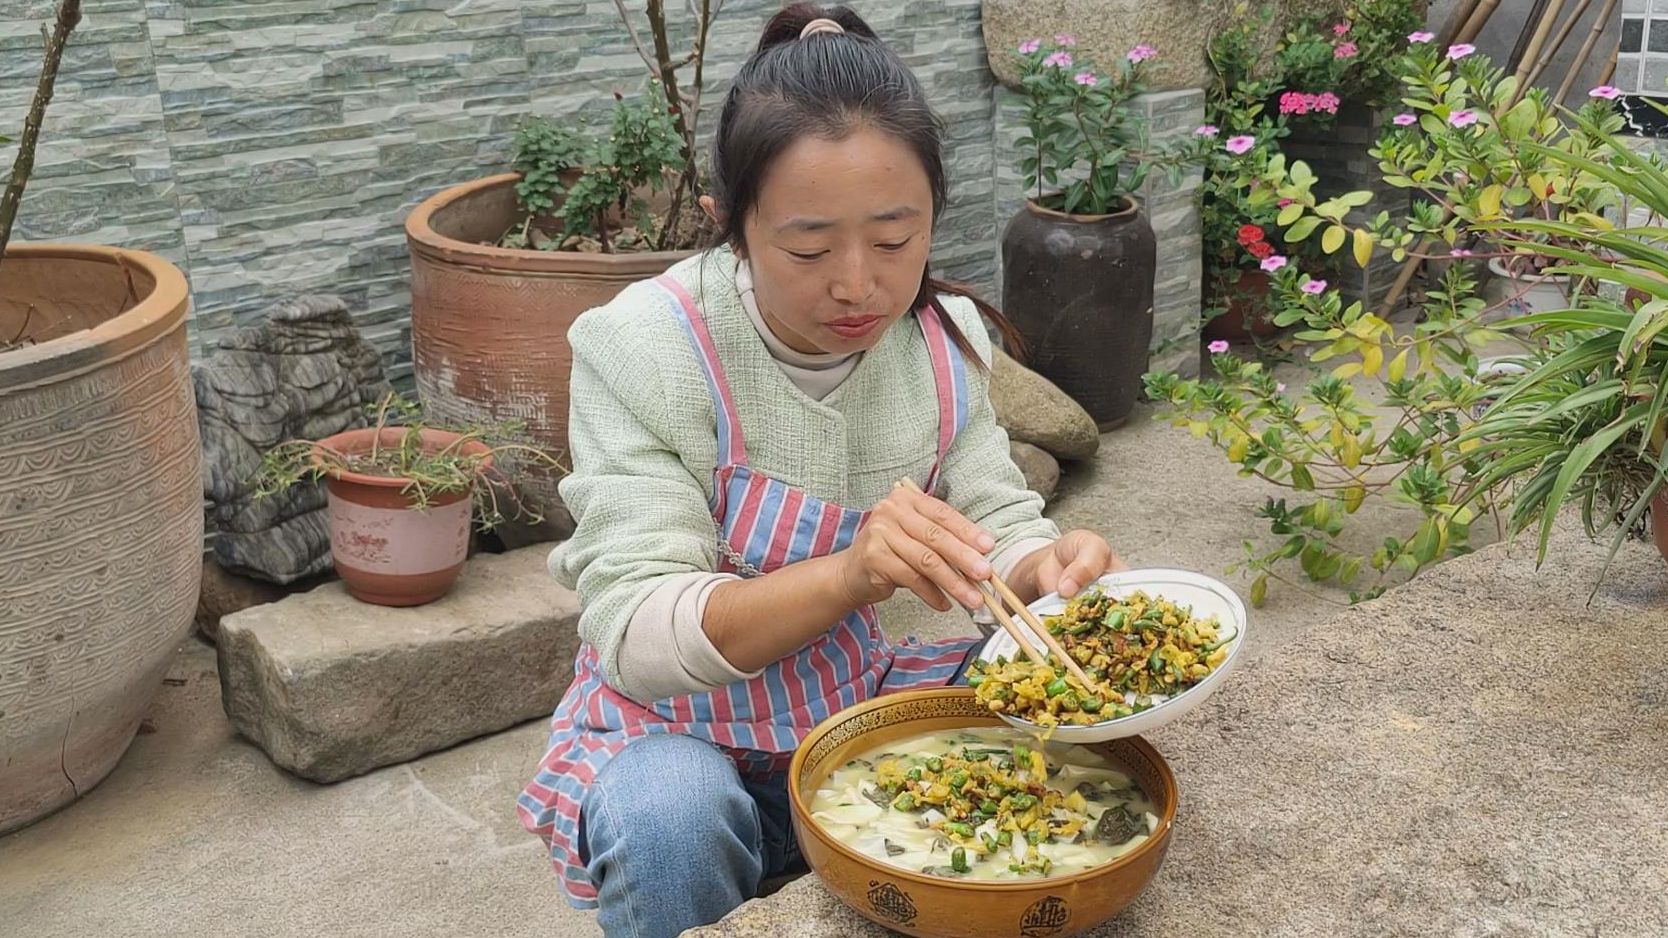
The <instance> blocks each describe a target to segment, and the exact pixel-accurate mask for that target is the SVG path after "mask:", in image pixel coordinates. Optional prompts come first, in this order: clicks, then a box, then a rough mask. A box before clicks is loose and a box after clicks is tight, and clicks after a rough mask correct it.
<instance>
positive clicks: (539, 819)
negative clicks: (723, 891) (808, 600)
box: [517, 276, 973, 908]
mask: <svg viewBox="0 0 1668 938" xmlns="http://www.w3.org/2000/svg"><path fill="white" fill-rule="evenodd" d="M655 282H656V283H657V284H658V285H659V286H660V287H661V289H662V290H663V291H664V292H665V293H666V295H667V296H668V298H669V300H670V301H671V307H672V309H673V311H674V312H675V313H676V315H677V316H678V318H679V321H680V324H681V325H682V327H683V330H684V334H685V336H686V337H687V338H688V339H689V342H690V345H691V347H692V348H693V349H694V350H695V353H696V357H697V358H698V359H699V360H700V362H701V368H702V373H703V375H704V377H705V380H706V385H707V390H708V392H709V393H710V394H711V395H712V398H713V404H714V408H713V409H714V412H715V414H716V415H717V421H716V422H717V428H716V429H717V435H718V455H719V459H718V469H717V470H716V473H715V479H714V485H713V498H712V509H713V517H714V520H715V521H716V522H717V523H718V527H719V530H720V532H721V534H722V536H723V538H724V540H725V542H726V543H727V544H728V545H730V547H731V548H732V549H733V550H734V551H735V552H736V553H737V554H738V555H740V557H741V558H742V559H743V560H744V561H745V562H746V563H747V564H748V565H749V566H751V567H755V568H757V569H758V570H759V571H760V572H762V573H769V572H771V571H772V570H776V569H779V568H781V567H783V566H786V565H788V564H791V563H797V562H798V561H801V560H805V559H808V558H811V557H818V556H823V555H826V554H829V553H832V552H834V551H837V550H842V549H844V548H845V547H847V546H849V545H850V544H851V542H852V540H853V539H854V538H855V537H856V536H857V532H858V531H859V530H860V529H861V528H862V526H863V524H864V522H865V521H866V520H867V518H868V512H867V511H864V510H859V509H855V508H845V507H842V506H840V505H835V504H832V503H829V502H825V501H822V500H820V499H817V498H815V497H814V496H812V495H810V494H809V493H807V492H805V491H803V490H802V489H798V488H795V487H793V486H789V485H787V484H785V483H782V482H780V481H777V480H775V479H772V478H770V477H769V476H766V475H764V474H763V473H760V472H757V471H755V470H754V469H752V468H751V467H749V466H748V465H747V451H746V444H745V441H744V439H743V434H742V430H741V423H740V421H739V419H738V418H737V414H736V408H735V402H734V400H733V398H732V397H731V395H730V389H729V384H728V381H727V379H726V377H725V374H724V369H723V365H722V363H721V362H720V360H719V357H718V352H717V348H716V346H715V345H714V344H713V341H712V336H711V335H710V334H709V333H708V331H707V328H706V323H705V320H704V319H703V317H702V315H701V312H700V310H699V309H698V308H697V307H696V305H695V303H694V301H693V299H692V298H691V297H690V296H689V293H688V291H687V290H685V289H684V287H683V285H682V284H680V283H678V282H677V281H675V280H673V279H672V278H671V277H669V276H667V277H661V278H659V279H658V280H657V281H655ZM917 318H918V321H919V323H920V327H921V333H922V336H923V338H924V339H925V340H926V345H927V351H928V357H929V359H930V361H931V364H932V369H933V375H934V379H935V381H934V383H935V385H936V389H937V398H938V413H939V433H938V454H937V455H938V458H937V459H936V460H935V461H934V463H933V468H932V470H931V472H930V474H929V476H928V480H927V485H926V488H927V489H928V490H929V491H930V490H931V489H932V486H933V485H934V484H935V483H936V481H937V478H938V471H939V465H940V464H941V463H942V462H943V459H944V455H945V453H947V452H948V451H949V448H950V445H951V444H952V443H953V442H954V440H955V435H956V432H957V431H958V430H960V428H961V426H962V425H963V423H964V422H965V421H966V419H967V409H968V407H967V400H966V396H967V375H966V369H965V363H964V362H963V360H962V357H961V356H960V354H959V353H958V352H957V350H956V349H955V348H954V345H953V344H952V343H951V342H950V340H949V337H948V335H947V334H946V332H945V330H944V328H943V324H942V323H941V322H940V321H939V319H938V314H937V313H936V312H935V311H933V310H932V309H930V308H929V309H924V310H921V311H920V312H918V313H917ZM721 569H725V570H732V571H733V570H734V569H735V568H734V567H733V566H732V565H731V564H729V563H728V561H724V562H722V563H721ZM972 641H973V640H972V639H953V640H950V641H947V642H937V643H933V644H929V645H918V644H914V643H907V644H905V645H904V646H903V647H902V648H895V647H894V646H893V645H892V644H891V643H890V642H889V641H888V640H887V639H886V636H885V635H884V634H883V633H882V632H881V629H880V625H879V621H878V619H877V617H876V615H875V611H874V609H873V608H872V607H865V608H863V609H859V610H857V611H855V612H853V613H852V614H850V615H848V616H846V617H845V618H844V619H842V620H840V621H839V622H837V623H835V624H834V625H833V626H832V627H830V628H829V630H828V632H826V633H825V634H823V635H822V636H820V637H818V638H817V639H816V640H815V641H813V642H811V643H810V644H809V645H807V646H806V647H805V648H803V649H801V650H800V651H799V652H797V653H795V654H794V655H791V656H789V657H787V658H784V659H782V660H780V661H777V662H774V663H773V664H771V665H770V666H769V667H767V668H766V669H765V670H764V672H763V673H761V674H760V675H759V676H758V677H756V678H753V679H751V680H748V681H743V682H738V683H735V684H730V685H728V686H726V687H722V688H718V689H717V690H713V691H709V692H706V693H700V694H689V695H685V696H681V697H672V698H668V699H665V700H657V701H654V702H653V703H652V704H650V705H649V706H647V707H645V706H642V705H640V704H638V703H636V702H635V701H632V700H630V699H629V698H627V697H625V696H624V695H622V694H620V693H618V692H617V691H615V690H614V689H613V688H611V687H609V686H608V685H607V684H606V683H605V682H604V680H603V677H602V675H603V668H602V664H601V662H600V660H599V659H598V657H597V654H596V651H595V649H593V648H591V647H590V646H585V647H582V648H581V649H580V652H579V656H578V658H577V659H576V660H575V662H574V681H573V683H572V684H571V685H570V686H569V687H568V691H567V693H566V694H565V695H564V696H563V697H562V701H561V703H560V704H558V705H557V707H556V712H555V714H554V715H553V717H552V719H551V725H550V741H549V749H548V752H547V753H546V754H545V757H544V759H543V760H542V761H541V762H540V764H539V768H538V771H537V773H536V774H535V775H534V777H533V779H532V781H530V782H529V783H528V784H527V786H526V788H525V789H524V790H523V791H522V793H521V795H520V797H519V798H518V799H517V811H518V813H519V815H520V817H521V822H522V825H523V826H524V827H526V828H527V829H528V830H529V831H532V832H533V833H535V834H537V835H539V836H540V837H541V838H543V839H544V840H545V842H546V844H547V845H548V846H549V849H550V858H551V862H552V864H553V865H554V866H555V868H556V872H557V875H558V877H559V878H560V880H561V882H562V886H563V889H564V891H565V892H566V893H567V896H568V901H569V902H570V903H571V904H573V905H575V906H578V907H580V908H594V907H595V906H596V895H597V891H596V886H595V884H593V883H592V882H591V880H590V877H589V876H588V875H587V873H586V871H585V867H584V864H583V863H582V862H581V860H580V847H581V844H580V843H579V836H580V834H579V829H580V805H581V803H582V800H583V798H584V795H585V790H586V789H587V788H588V787H589V786H590V784H591V782H592V781H593V780H595V778H596V776H597V773H599V772H600V771H602V768H603V766H604V765H606V764H607V762H608V760H609V758H611V757H612V756H613V755H614V754H615V753H617V752H619V751H620V749H622V748H623V747H624V746H625V745H626V744H627V743H628V742H630V741H631V740H632V739H634V738H637V737H641V736H647V735H652V734H658V733H680V734H684V735H688V736H693V737H695V738H698V739H704V740H707V741H708V742H711V743H712V744H714V745H716V746H719V747H721V748H723V749H724V750H725V752H726V753H727V754H729V755H730V756H731V758H732V759H734V760H735V762H736V765H737V767H738V769H739V770H740V771H742V772H743V773H744V774H746V775H749V776H762V775H769V774H773V773H778V772H782V771H785V770H786V769H787V766H788V761H789V760H790V759H791V758H792V756H793V750H794V748H795V747H796V746H798V745H799V742H800V740H802V739H804V737H805V734H806V733H808V732H810V730H811V729H812V728H813V727H814V726H816V725H817V724H818V723H820V722H821V721H823V720H825V719H827V718H828V717H830V716H832V715H833V714H834V713H836V712H838V711H840V710H842V709H844V708H845V707H848V706H851V705H852V704H855V703H857V702H859V701H862V700H866V699H868V698H870V697H873V696H875V695H877V694H885V693H892V692H895V691H899V690H907V689H910V688H916V687H927V686H942V685H943V684H945V683H947V682H948V681H949V679H950V677H951V676H952V675H953V674H954V673H955V670H956V668H957V667H958V666H960V664H961V661H962V658H963V657H964V655H965V653H966V651H967V649H968V648H969V647H970V645H971V643H972Z"/></svg>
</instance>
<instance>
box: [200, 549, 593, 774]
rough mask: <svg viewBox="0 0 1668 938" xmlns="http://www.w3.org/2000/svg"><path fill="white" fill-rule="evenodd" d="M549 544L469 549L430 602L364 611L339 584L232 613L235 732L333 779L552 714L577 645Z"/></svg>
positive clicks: (226, 623) (297, 769)
mask: <svg viewBox="0 0 1668 938" xmlns="http://www.w3.org/2000/svg"><path fill="white" fill-rule="evenodd" d="M550 546H551V545H548V544H545V545H540V546H536V547H526V548H523V549H521V550H518V551H512V552H510V553H507V554H480V555H477V556H475V557H474V558H473V559H471V560H470V561H469V563H468V564H467V565H466V566H465V567H464V570H463V575H462V576H461V577H460V578H459V580H458V584H457V586H456V587H455V588H454V589H453V591H452V592H451V594H449V595H448V596H446V597H445V598H444V599H440V600H438V601H436V602H433V603H430V604H428V605H426V606H417V607H413V608H409V609H394V608H389V607H385V606H372V605H369V604H366V603H361V602H359V601H358V600H355V599H353V598H352V597H350V596H348V594H347V591H346V589H345V588H344V587H343V586H342V584H341V583H340V582H335V583H327V584H325V585H324V586H321V587H319V588H318V589H315V590H312V591H311V592H307V593H297V594H295V595H293V596H288V597H286V598H284V599H282V600H280V601H278V602H276V603H272V604H270V605H265V606H256V607H254V608H252V609H246V610H244V611H243V612H239V613H235V614H233V615H230V616H227V617H226V618H225V619H223V620H221V624H220V641H219V644H218V646H217V651H218V652H219V662H220V685H221V694H222V697H223V702H224V704H225V708H226V716H227V717H228V719H230V721H231V724H232V727H233V728H234V729H236V730H237V731H238V732H239V733H241V734H243V735H244V736H246V737H248V738H249V739H250V740H251V741H253V742H254V743H255V744H256V745H257V746H260V747H261V748H262V749H263V750H265V751H266V752H267V754H268V755H270V756H271V757H272V761H273V762H275V763H277V764H278V765H280V766H282V767H284V768H286V769H288V770H290V771H291V772H294V773H295V774H297V775H300V776H302V777H304V778H310V779H312V780H314V781H318V782H334V781H338V780H340V779H344V778H348V777H350V776H354V775H360V774H363V773H365V772H368V771H370V770H372V769H375V768H378V767H379V766H384V765H392V764H393V763H396V762H404V761H406V760H408V759H413V758H415V757H417V756H420V755H422V754H424V753H426V752H433V751H435V750H437V749H444V748H445V747H447V746H451V745H454V744H456V743H459V742H462V741H464V740H466V739H473V738H474V737H476V736H481V735H483V734H486V733H492V732H496V731H498V730H501V729H504V728H505V727H508V726H513V725H515V724H517V723H520V722H521V721H523V720H529V719H532V718H534V717H537V716H541V715H544V714H548V713H549V712H550V710H551V709H552V707H553V705H554V701H555V700H557V699H558V698H559V697H560V696H561V693H562V690H563V688H565V687H566V686H567V683H568V681H569V680H570V679H571V677H572V675H573V668H572V663H573V658H574V653H575V652H576V651H577V650H578V647H579V632H578V621H579V600H578V597H576V596H574V595H573V594H572V593H571V592H569V591H567V590H565V589H563V588H562V587H561V586H558V585H557V583H556V581H555V580H554V579H552V578H551V577H550V575H549V573H548V572H547V571H546V569H545V561H546V558H547V557H548V556H549V554H550Z"/></svg>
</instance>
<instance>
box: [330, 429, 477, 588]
mask: <svg viewBox="0 0 1668 938" xmlns="http://www.w3.org/2000/svg"><path fill="white" fill-rule="evenodd" d="M405 432H406V431H405V430H403V429H399V428H396V427H384V428H383V429H382V430H380V431H378V430H377V429H375V428H372V427H367V428H365V429H361V430H349V431H347V432H345V433H338V434H336V435H335V436H332V437H327V438H326V439H323V440H320V441H319V443H318V447H316V448H315V449H314V451H313V462H314V465H322V464H323V463H322V460H323V457H322V454H321V452H320V450H323V449H329V450H334V451H335V452H338V453H343V454H348V455H357V454H360V453H367V452H369V451H370V449H371V445H372V441H374V440H378V435H379V433H380V444H381V445H383V446H398V445H399V442H400V439H401V437H403V436H404V434H405ZM422 433H423V448H424V450H425V451H426V452H430V453H433V452H438V451H439V450H442V449H444V448H446V447H448V446H452V445H455V444H457V442H458V440H459V439H461V437H460V436H459V435H458V434H456V433H446V432H444V431H441V430H424V431H422ZM460 449H461V451H462V452H464V453H467V454H470V455H484V456H485V458H484V459H483V460H482V462H481V468H482V469H483V470H485V469H488V468H491V465H492V457H491V456H490V455H486V454H487V447H486V446H485V445H484V444H482V443H480V442H478V441H475V440H470V441H469V442H467V443H464V444H462V446H461V447H460ZM326 475H327V477H328V478H327V482H326V488H327V489H328V491H329V496H330V556H331V558H332V559H333V560H334V561H335V564H336V572H337V574H339V575H340V576H341V578H342V581H343V582H344V583H345V584H346V585H347V590H348V593H350V594H351V595H352V596H353V597H354V598H355V599H358V600H359V601H361V602H367V603H373V604H375V605H378V606H421V605H422V604H424V603H430V602H434V601H435V600H437V599H439V598H440V597H442V596H444V595H446V594H447V593H448V592H450V591H451V589H452V584H453V583H455V582H457V578H458V573H459V572H461V571H462V570H463V562H464V559H465V558H466V557H467V556H468V554H469V522H470V520H471V518H472V517H473V513H474V502H473V500H472V499H471V498H470V496H471V495H472V494H473V491H472V490H466V491H462V492H451V493H448V494H445V495H438V496H434V497H432V498H430V499H429V503H428V505H427V507H424V508H418V507H417V505H416V497H415V495H414V494H410V493H407V492H406V491H405V489H406V487H407V486H408V485H410V482H409V481H408V480H406V479H402V478H394V477H390V476H375V475H366V474H364V473H360V472H350V471H347V470H343V469H334V468H332V469H327V470H326Z"/></svg>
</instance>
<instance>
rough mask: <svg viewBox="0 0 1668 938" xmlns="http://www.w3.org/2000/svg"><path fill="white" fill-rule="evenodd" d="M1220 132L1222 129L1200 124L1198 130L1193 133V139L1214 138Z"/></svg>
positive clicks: (1212, 125) (1213, 125)
mask: <svg viewBox="0 0 1668 938" xmlns="http://www.w3.org/2000/svg"><path fill="white" fill-rule="evenodd" d="M1221 132H1222V128H1220V127H1218V126H1216V125H1215V124H1200V125H1199V129H1197V130H1195V131H1193V135H1194V136H1195V137H1214V136H1216V135H1217V134H1220V133H1221Z"/></svg>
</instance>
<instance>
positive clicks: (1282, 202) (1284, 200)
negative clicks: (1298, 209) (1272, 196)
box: [1278, 199, 1292, 208]
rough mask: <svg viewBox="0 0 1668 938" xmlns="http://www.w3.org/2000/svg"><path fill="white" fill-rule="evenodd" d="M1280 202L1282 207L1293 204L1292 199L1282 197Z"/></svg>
mask: <svg viewBox="0 0 1668 938" xmlns="http://www.w3.org/2000/svg"><path fill="white" fill-rule="evenodd" d="M1278 204H1279V206H1280V207H1281V208H1285V207H1286V206H1288V205H1290V204H1292V200H1291V199H1281V200H1280V201H1279V203H1278Z"/></svg>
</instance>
